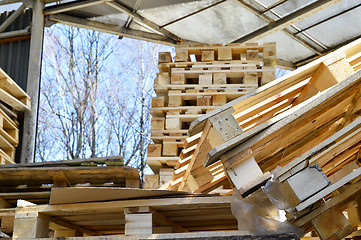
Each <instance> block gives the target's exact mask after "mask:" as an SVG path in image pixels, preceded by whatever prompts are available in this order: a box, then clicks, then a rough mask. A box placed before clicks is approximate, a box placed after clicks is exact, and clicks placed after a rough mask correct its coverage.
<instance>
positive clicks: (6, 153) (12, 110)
mask: <svg viewBox="0 0 361 240" xmlns="http://www.w3.org/2000/svg"><path fill="white" fill-rule="evenodd" d="M29 110H30V97H29V96H28V95H27V94H26V93H25V92H24V91H23V90H22V89H21V88H20V87H19V86H18V85H17V84H16V83H15V82H14V81H13V80H12V79H11V78H10V77H9V76H8V75H7V74H6V73H5V72H4V71H3V70H2V69H0V164H12V163H14V161H15V150H16V147H17V146H18V144H19V124H18V122H17V117H18V116H17V113H18V112H25V111H29Z"/></svg>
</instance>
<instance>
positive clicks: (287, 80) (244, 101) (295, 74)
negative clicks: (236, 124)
mask: <svg viewBox="0 0 361 240" xmlns="http://www.w3.org/2000/svg"><path fill="white" fill-rule="evenodd" d="M346 50H347V47H345V48H343V49H340V50H338V51H335V52H334V53H332V54H329V55H326V56H324V57H321V58H319V59H317V60H315V61H313V62H311V63H309V64H307V65H305V66H302V67H300V68H298V69H296V70H295V71H292V72H290V73H289V74H286V75H285V76H283V77H281V78H279V79H277V80H275V81H272V82H271V83H270V84H267V85H265V86H262V87H260V88H259V89H257V90H256V91H254V92H252V93H249V94H247V95H245V96H242V97H240V98H238V99H235V100H234V101H232V102H229V103H227V104H226V105H224V106H222V108H218V109H217V110H216V111H213V112H210V113H208V114H206V115H204V116H202V117H200V118H199V119H197V121H195V122H193V123H192V125H191V127H190V135H193V134H195V133H197V132H199V131H201V129H202V127H203V126H204V123H205V120H206V119H207V118H208V117H210V116H212V115H215V114H217V113H218V112H220V111H223V110H224V109H227V108H234V109H235V110H236V112H240V111H243V110H244V109H247V108H249V107H250V106H252V105H254V104H257V103H259V102H261V101H264V100H265V99H266V98H268V97H270V96H273V95H275V94H277V93H278V92H282V91H284V90H285V89H287V88H289V87H291V86H293V85H295V84H297V83H299V82H301V81H303V80H305V79H306V78H308V77H310V76H312V75H313V73H314V72H315V71H316V69H317V68H318V67H319V66H320V64H321V63H322V62H324V61H325V60H327V59H328V58H330V57H332V56H334V55H337V54H339V53H342V52H344V51H345V52H346Z"/></svg>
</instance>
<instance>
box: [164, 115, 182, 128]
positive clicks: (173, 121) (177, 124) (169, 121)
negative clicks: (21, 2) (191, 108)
mask: <svg viewBox="0 0 361 240" xmlns="http://www.w3.org/2000/svg"><path fill="white" fill-rule="evenodd" d="M181 126H182V122H181V120H180V119H179V118H177V117H172V118H168V117H167V118H166V124H165V128H166V129H167V130H179V129H181Z"/></svg>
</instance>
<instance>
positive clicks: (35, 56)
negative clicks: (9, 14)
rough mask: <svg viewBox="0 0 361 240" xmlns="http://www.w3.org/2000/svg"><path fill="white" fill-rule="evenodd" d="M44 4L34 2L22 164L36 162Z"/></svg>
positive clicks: (38, 0)
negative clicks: (29, 106)
mask: <svg viewBox="0 0 361 240" xmlns="http://www.w3.org/2000/svg"><path fill="white" fill-rule="evenodd" d="M43 9H44V3H43V2H42V1H41V0H34V1H33V19H32V26H31V29H32V30H31V42H30V56H29V70H28V80H27V87H26V93H27V94H28V95H29V96H30V98H31V111H30V112H27V113H25V120H24V130H23V140H22V148H21V158H20V162H21V163H27V162H34V156H35V139H36V129H37V127H36V126H37V123H38V108H39V93H40V75H41V58H42V52H43V36H44V15H43Z"/></svg>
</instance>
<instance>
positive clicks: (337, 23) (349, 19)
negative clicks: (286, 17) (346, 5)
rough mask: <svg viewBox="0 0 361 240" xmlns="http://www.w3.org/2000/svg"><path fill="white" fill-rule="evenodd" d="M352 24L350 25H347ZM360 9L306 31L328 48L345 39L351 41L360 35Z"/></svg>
mask: <svg viewBox="0 0 361 240" xmlns="http://www.w3.org/2000/svg"><path fill="white" fill-rule="evenodd" d="M349 23H352V24H349ZM360 25H361V9H358V10H357V11H355V10H354V11H351V12H348V13H345V14H343V15H342V17H341V16H339V17H337V18H333V19H331V20H329V21H327V22H325V23H322V24H320V25H318V26H316V27H313V28H311V29H309V30H307V32H308V33H310V34H312V35H313V36H314V37H315V38H316V39H318V40H319V41H321V42H322V43H323V44H325V45H327V46H328V47H331V46H334V45H336V44H338V43H340V42H343V41H345V40H347V39H351V38H353V37H356V36H358V35H360V34H361V32H360V28H359V27H355V26H360Z"/></svg>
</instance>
